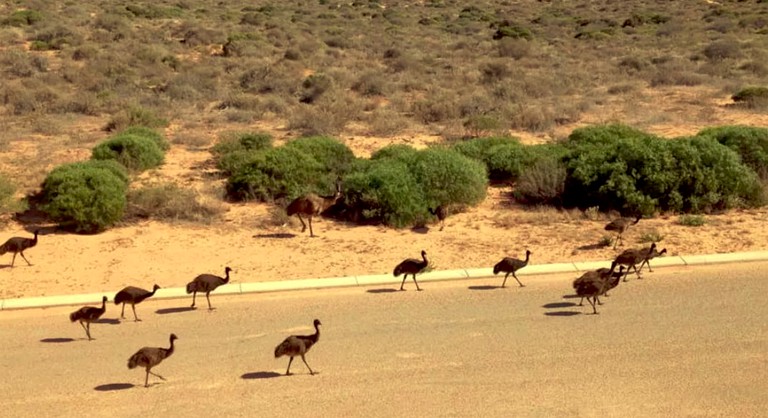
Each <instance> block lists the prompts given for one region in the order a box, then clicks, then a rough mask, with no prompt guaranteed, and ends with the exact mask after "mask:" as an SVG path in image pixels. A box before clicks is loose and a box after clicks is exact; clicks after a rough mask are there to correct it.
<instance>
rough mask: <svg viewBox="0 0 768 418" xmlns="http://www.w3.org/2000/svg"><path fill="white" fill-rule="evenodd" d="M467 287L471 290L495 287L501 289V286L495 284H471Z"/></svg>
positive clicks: (492, 288)
mask: <svg viewBox="0 0 768 418" xmlns="http://www.w3.org/2000/svg"><path fill="white" fill-rule="evenodd" d="M467 289H469V290H494V289H501V286H493V285H489V284H486V285H481V286H469V287H468V288H467Z"/></svg>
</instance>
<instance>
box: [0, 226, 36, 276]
mask: <svg viewBox="0 0 768 418" xmlns="http://www.w3.org/2000/svg"><path fill="white" fill-rule="evenodd" d="M39 232H40V230H37V229H36V230H35V237H34V238H26V237H12V238H8V241H5V243H3V245H0V255H3V254H5V253H10V252H12V253H13V259H12V260H11V267H13V264H14V263H15V262H16V254H20V255H21V258H23V259H24V261H26V262H27V265H29V266H31V265H32V263H30V262H29V260H27V257H24V250H26V249H28V248H32V247H34V246H35V245H37V234H38V233H39Z"/></svg>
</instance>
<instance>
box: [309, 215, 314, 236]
mask: <svg viewBox="0 0 768 418" xmlns="http://www.w3.org/2000/svg"><path fill="white" fill-rule="evenodd" d="M309 236H310V237H312V238H314V237H315V233H314V232H312V215H309Z"/></svg>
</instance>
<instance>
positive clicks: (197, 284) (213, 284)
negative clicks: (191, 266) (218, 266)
mask: <svg viewBox="0 0 768 418" xmlns="http://www.w3.org/2000/svg"><path fill="white" fill-rule="evenodd" d="M230 271H232V269H231V268H229V267H226V268H224V275H225V277H219V276H216V275H213V274H201V275H199V276H197V277H195V279H194V280H192V281H191V282H189V283H187V294H189V293H192V307H193V308H194V307H195V296H196V295H197V292H205V299H206V300H207V301H208V310H209V311H212V310H213V308H212V307H211V299H210V298H209V297H208V295H210V294H211V292H212V291H214V290H216V288H217V287H219V286H221V285H223V284H227V283H229V272H230Z"/></svg>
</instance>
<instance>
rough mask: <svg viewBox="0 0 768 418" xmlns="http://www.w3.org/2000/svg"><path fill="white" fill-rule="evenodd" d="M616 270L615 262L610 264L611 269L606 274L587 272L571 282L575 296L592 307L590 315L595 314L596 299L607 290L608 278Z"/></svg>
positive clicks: (602, 272)
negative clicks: (584, 299) (584, 300)
mask: <svg viewBox="0 0 768 418" xmlns="http://www.w3.org/2000/svg"><path fill="white" fill-rule="evenodd" d="M615 268H616V261H614V262H613V263H611V268H610V270H608V272H607V273H605V272H604V271H602V270H601V271H600V272H598V271H597V270H595V271H588V272H586V273H584V274H583V275H582V276H581V277H579V278H578V279H576V280H574V281H573V288H574V290H576V295H578V296H581V297H582V298H586V299H587V302H589V304H590V305H592V313H593V314H597V308H596V307H595V305H596V304H597V303H596V302H597V301H598V297H599V296H600V295H602V294H603V293H605V292H606V291H607V290H608V288H609V286H610V285H609V278H610V276H611V275H613V271H614V269H615Z"/></svg>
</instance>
